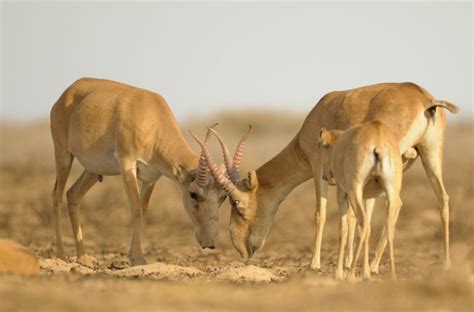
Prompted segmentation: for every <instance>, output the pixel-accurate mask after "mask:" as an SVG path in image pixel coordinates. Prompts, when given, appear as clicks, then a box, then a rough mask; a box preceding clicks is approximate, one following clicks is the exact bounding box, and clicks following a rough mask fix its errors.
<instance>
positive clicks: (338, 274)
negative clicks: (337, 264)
mask: <svg viewBox="0 0 474 312" xmlns="http://www.w3.org/2000/svg"><path fill="white" fill-rule="evenodd" d="M334 278H335V279H337V280H340V281H343V280H344V270H342V271H339V270H336V276H334Z"/></svg>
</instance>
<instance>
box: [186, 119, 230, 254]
mask: <svg viewBox="0 0 474 312" xmlns="http://www.w3.org/2000/svg"><path fill="white" fill-rule="evenodd" d="M216 125H217V124H216ZM216 125H214V126H216ZM214 126H212V127H214ZM212 127H210V128H209V129H208V131H207V135H206V139H205V140H204V142H203V141H201V140H200V139H198V138H197V137H196V136H195V135H194V134H193V133H192V132H191V135H192V136H193V137H194V139H196V141H197V142H198V143H199V144H200V145H201V147H202V149H203V150H204V149H206V150H207V148H208V146H209V144H210V141H211V129H212ZM182 187H183V192H182V193H183V203H184V207H185V209H186V212H187V213H188V215H189V217H190V218H191V221H192V222H193V225H194V236H195V237H196V240H197V241H198V242H199V244H200V245H201V247H202V248H210V249H214V248H215V240H216V238H217V235H218V232H219V209H218V208H219V206H220V205H221V204H222V203H223V202H224V200H225V198H226V193H225V192H224V191H223V190H222V188H221V186H220V185H219V184H218V183H216V182H215V180H214V178H213V177H212V176H211V175H210V174H209V170H208V164H207V160H206V157H205V156H204V152H201V155H200V157H199V163H198V167H197V169H196V170H193V171H192V172H191V174H190V175H189V177H188V179H187V183H184V184H183V185H182Z"/></svg>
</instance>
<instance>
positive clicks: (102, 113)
mask: <svg viewBox="0 0 474 312" xmlns="http://www.w3.org/2000/svg"><path fill="white" fill-rule="evenodd" d="M51 134H52V137H53V141H54V155H55V160H56V183H55V185H54V190H53V203H54V227H55V231H56V248H57V249H56V254H57V256H58V257H60V258H63V259H64V257H65V256H64V251H63V245H62V240H61V229H60V217H61V210H62V207H63V193H64V189H65V185H66V181H67V178H68V176H69V172H70V169H71V165H72V162H73V159H74V158H76V159H77V160H78V162H79V163H80V164H81V165H82V166H83V167H84V171H83V173H82V175H81V176H80V177H79V178H78V179H77V181H76V182H75V183H74V184H73V185H72V187H71V188H70V189H69V190H68V191H67V200H68V212H69V217H70V219H71V225H72V231H73V234H74V239H75V244H76V252H77V260H78V262H80V263H82V264H85V265H91V263H90V260H89V258H88V257H87V256H86V254H85V251H84V245H83V237H82V230H81V225H80V223H79V210H80V208H79V205H80V202H81V200H82V198H83V196H84V195H85V194H86V192H87V191H88V190H89V189H90V188H91V187H92V186H93V185H94V184H95V183H96V182H97V181H101V180H102V176H104V175H121V176H122V180H123V185H124V187H125V191H126V193H127V197H128V201H129V203H130V208H131V213H132V220H133V222H132V223H133V236H132V241H131V245H130V250H129V257H130V260H131V262H132V264H134V265H136V264H144V263H146V262H145V258H144V256H143V253H142V248H141V239H140V236H141V235H140V232H141V225H142V220H143V216H144V215H145V213H146V211H147V208H148V203H149V200H150V197H151V194H152V191H153V187H154V186H155V182H156V181H157V180H158V179H159V178H160V177H161V176H162V175H164V176H166V177H168V178H170V179H172V180H173V181H175V182H176V183H177V184H178V185H179V187H180V189H181V191H182V194H183V204H184V208H185V209H186V212H187V213H188V215H189V217H190V218H191V221H192V223H193V224H194V227H195V230H194V231H195V236H196V239H197V240H198V241H199V243H200V245H201V246H202V247H203V248H205V247H209V248H214V241H215V238H216V236H217V234H218V227H219V225H218V207H219V206H220V204H221V203H222V202H223V201H224V198H225V193H224V192H223V191H222V190H221V188H220V187H219V185H218V184H217V183H214V179H213V178H212V177H210V176H209V173H208V170H207V165H206V161H205V159H204V158H203V157H201V158H200V157H199V156H198V155H196V154H195V153H194V152H193V151H192V150H191V148H190V147H189V146H188V144H187V143H186V141H185V140H184V138H183V136H182V134H181V132H180V130H179V127H178V125H177V123H176V120H175V118H174V116H173V113H172V112H171V110H170V108H169V106H168V104H167V103H166V101H165V100H164V99H163V97H161V96H160V95H159V94H156V93H152V92H150V91H147V90H143V89H139V88H136V87H132V86H129V85H125V84H122V83H118V82H114V81H109V80H100V79H91V78H84V79H80V80H78V81H76V82H74V83H73V84H72V85H71V86H70V87H69V88H67V89H66V91H64V93H63V94H62V95H61V97H60V98H59V100H58V101H57V102H56V104H54V106H53V108H52V110H51ZM209 134H210V133H208V136H207V139H206V143H205V144H209V139H210V135H209ZM138 181H141V187H139V185H138Z"/></svg>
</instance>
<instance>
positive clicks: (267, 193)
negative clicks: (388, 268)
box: [209, 83, 458, 271]
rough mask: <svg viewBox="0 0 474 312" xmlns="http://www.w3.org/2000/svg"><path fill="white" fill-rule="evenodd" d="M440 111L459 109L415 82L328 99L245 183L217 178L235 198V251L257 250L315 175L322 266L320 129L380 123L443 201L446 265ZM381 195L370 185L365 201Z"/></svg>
mask: <svg viewBox="0 0 474 312" xmlns="http://www.w3.org/2000/svg"><path fill="white" fill-rule="evenodd" d="M440 108H445V109H448V110H449V111H451V112H453V113H456V112H457V111H458V108H457V107H456V106H455V105H453V104H451V103H448V102H445V101H437V100H436V99H434V98H433V96H431V95H430V94H429V93H428V92H427V91H426V90H424V89H423V88H421V87H419V86H417V85H416V84H413V83H382V84H376V85H370V86H365V87H360V88H356V89H352V90H347V91H336V92H331V93H328V94H326V95H325V96H324V97H323V98H321V100H320V101H319V102H318V103H317V105H316V106H315V107H314V108H313V110H312V111H311V112H310V113H309V115H308V116H307V117H306V119H305V121H304V122H303V126H302V127H301V129H300V131H299V132H298V133H297V134H296V136H295V137H294V139H293V140H291V142H290V143H289V144H288V145H287V146H286V147H285V148H284V149H283V150H282V151H281V152H280V153H279V154H277V155H276V156H275V157H273V158H272V159H271V160H269V161H268V162H266V163H265V164H264V165H262V166H261V167H260V168H258V169H257V170H255V171H250V172H249V173H248V175H247V177H246V178H245V179H240V177H235V176H234V177H232V176H231V177H230V179H229V178H227V177H226V176H222V177H221V179H218V181H219V183H220V184H221V185H222V186H223V188H225V189H226V191H227V192H228V193H229V194H230V201H231V203H232V213H231V222H230V233H231V238H232V242H233V244H234V246H235V248H236V249H237V250H238V251H239V253H240V254H241V256H243V257H251V256H252V255H253V254H254V253H255V252H256V251H257V250H259V249H260V248H261V247H262V246H263V244H264V241H265V237H266V236H267V234H268V232H269V230H270V226H271V224H272V222H273V219H274V217H275V214H276V212H277V210H278V207H279V205H280V203H281V202H282V201H283V200H284V199H285V198H286V197H287V196H288V194H289V193H290V192H291V191H292V190H293V189H294V188H295V187H296V186H298V185H300V184H301V183H303V182H305V181H306V180H308V179H310V178H311V177H312V178H313V179H314V185H315V193H316V213H315V225H316V235H315V242H314V252H313V257H312V260H311V268H313V269H319V268H320V267H321V264H320V252H321V241H322V236H323V229H324V224H325V221H326V203H327V182H326V181H325V180H324V179H323V175H322V172H323V171H322V163H321V159H320V158H321V157H320V153H319V150H318V148H317V144H315V142H317V136H318V133H319V130H320V129H321V128H322V127H325V128H327V129H329V130H333V129H339V130H345V129H348V128H350V127H352V126H355V125H358V124H360V123H363V122H367V121H373V120H379V121H381V122H382V123H383V124H384V125H386V126H387V127H388V128H389V129H390V130H391V131H392V132H394V135H395V137H396V139H397V141H398V144H399V149H400V152H401V153H405V152H406V151H407V150H408V149H409V148H411V147H414V148H415V149H416V150H417V152H418V154H419V156H420V157H421V160H422V162H423V166H424V168H425V171H426V174H427V175H428V177H429V180H430V182H431V185H432V187H433V189H434V191H435V194H436V197H437V199H438V203H439V207H440V214H441V221H442V224H443V232H444V265H445V266H446V267H447V266H449V264H450V257H449V197H448V194H447V192H446V190H445V187H444V184H443V179H442V148H443V141H444V132H445V125H446V116H445V112H444V110H443V109H440ZM413 160H414V159H410V160H409V162H412V161H413ZM211 164H212V163H209V165H211ZM405 165H407V166H406V167H409V164H405ZM228 170H231V168H228ZM211 172H212V171H211ZM381 192H382V190H381V189H380V188H378V187H377V186H375V187H374V186H371V185H368V188H367V192H366V194H365V197H366V198H374V197H377V196H379V195H380V194H381ZM372 201H373V200H372ZM385 241H386V239H385V238H382V239H381V240H380V242H379V246H378V248H377V252H376V259H375V260H374V261H373V264H374V265H373V266H372V270H373V271H377V270H378V261H380V256H381V255H382V252H383V249H384V248H385Z"/></svg>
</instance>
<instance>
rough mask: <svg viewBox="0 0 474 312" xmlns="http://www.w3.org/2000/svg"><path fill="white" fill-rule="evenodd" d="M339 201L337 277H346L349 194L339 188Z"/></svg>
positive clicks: (340, 278)
mask: <svg viewBox="0 0 474 312" xmlns="http://www.w3.org/2000/svg"><path fill="white" fill-rule="evenodd" d="M337 203H338V206H339V216H340V218H339V257H338V259H337V268H336V276H335V277H336V279H339V280H342V279H344V267H343V261H344V249H345V247H346V243H347V235H348V229H347V222H348V220H347V209H348V201H347V194H346V193H345V192H343V191H342V190H340V189H339V188H338V190H337Z"/></svg>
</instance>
